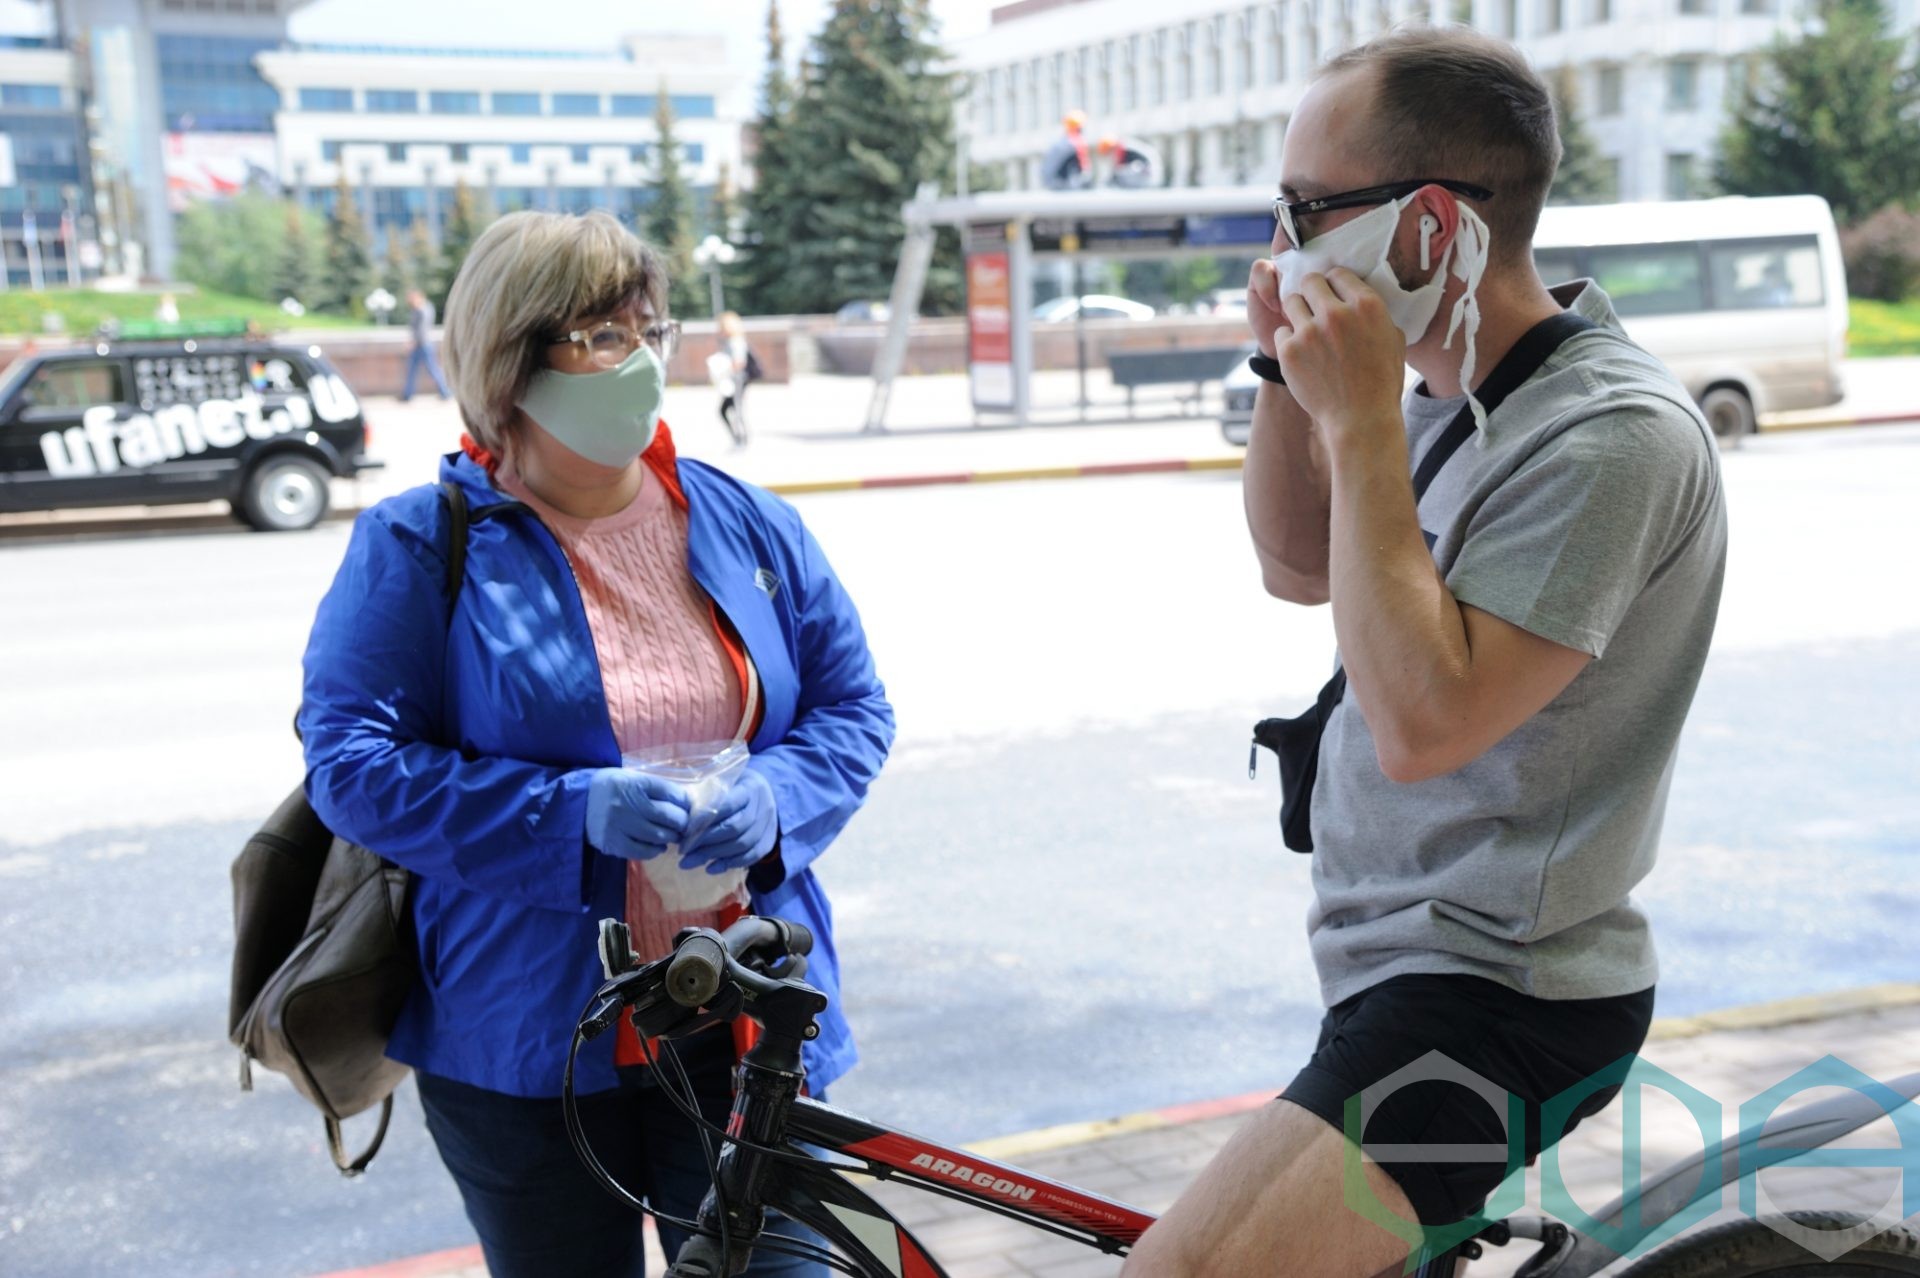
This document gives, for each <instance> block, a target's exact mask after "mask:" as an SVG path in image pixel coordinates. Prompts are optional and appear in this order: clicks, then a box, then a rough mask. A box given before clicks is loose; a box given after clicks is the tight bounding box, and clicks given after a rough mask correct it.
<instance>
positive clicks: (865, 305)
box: [833, 298, 893, 324]
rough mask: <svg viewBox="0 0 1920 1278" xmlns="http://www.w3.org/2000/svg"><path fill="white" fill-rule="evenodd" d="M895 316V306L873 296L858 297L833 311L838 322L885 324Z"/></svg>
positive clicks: (835, 320) (834, 320) (834, 318)
mask: <svg viewBox="0 0 1920 1278" xmlns="http://www.w3.org/2000/svg"><path fill="white" fill-rule="evenodd" d="M892 317H893V307H891V306H889V305H888V304H887V303H885V302H878V301H874V300H873V299H872V298H857V299H855V300H854V301H851V302H848V303H847V304H846V305H844V306H842V307H841V308H840V309H839V310H837V311H835V312H834V313H833V322H834V323H836V324H884V323H886V322H887V320H889V319H891V318H892Z"/></svg>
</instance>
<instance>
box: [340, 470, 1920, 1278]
mask: <svg viewBox="0 0 1920 1278" xmlns="http://www.w3.org/2000/svg"><path fill="white" fill-rule="evenodd" d="M976 482H977V481H976ZM1915 1005H1920V981H1894V982H1890V983H1888V984H1885V985H1865V986H1860V987H1858V988H1855V989H1845V990H1833V991H1830V992H1828V993H1825V994H1803V995H1800V996H1798V997H1795V998H1782V999H1773V1000H1771V1001H1768V1002H1765V1003H1747V1004H1743V1005H1740V1006H1736V1007H1727V1008H1721V1009H1719V1010H1718V1011H1712V1012H1701V1013H1700V1014H1699V1015H1697V1016H1665V1017H1661V1018H1660V1019H1658V1020H1656V1021H1654V1023H1653V1024H1652V1026H1651V1027H1649V1029H1648V1031H1647V1041H1648V1042H1650V1043H1651V1042H1669V1041H1673V1040H1676V1039H1686V1038H1698V1037H1700V1036H1701V1035H1703V1034H1717V1033H1728V1032H1737V1031H1740V1030H1763V1029H1776V1028H1779V1027H1782V1026H1786V1025H1802V1024H1806V1023H1809V1022H1813V1021H1824V1020H1832V1019H1835V1018H1837V1017H1841V1016H1853V1015H1858V1014H1860V1013H1863V1012H1879V1011H1887V1010H1889V1009H1892V1008H1898V1007H1913V1006H1915ZM1277 1095H1278V1093H1277V1092H1275V1091H1274V1090H1272V1089H1266V1090H1263V1091H1258V1092H1248V1093H1245V1094H1244V1095H1240V1096H1227V1097H1222V1098H1221V1099H1219V1100H1207V1101H1190V1102H1187V1103H1185V1104H1180V1105H1167V1106H1164V1107H1162V1108H1160V1109H1149V1110H1142V1111H1140V1112H1139V1113H1135V1114H1123V1115H1121V1116H1119V1117H1118V1118H1096V1119H1091V1120H1089V1121H1087V1122H1080V1123H1061V1124H1059V1125H1058V1126H1054V1127H1041V1128H1037V1129H1035V1130H1033V1131H1028V1132H1015V1133H1013V1134H1011V1135H1007V1136H995V1137H991V1138H989V1139H987V1140H980V1141H973V1142H971V1143H969V1144H966V1145H962V1146H961V1147H960V1148H962V1149H964V1150H966V1151H968V1152H969V1153H974V1154H979V1155H980V1156H981V1157H983V1158H992V1159H996V1160H1004V1161H1012V1160H1014V1159H1019V1158H1031V1157H1032V1156H1033V1155H1035V1154H1042V1153H1048V1152H1050V1151H1053V1150H1057V1149H1067V1148H1071V1147H1073V1146H1076V1145H1091V1144H1095V1143H1097V1142H1099V1141H1103V1140H1111V1139H1113V1138H1114V1137H1117V1136H1130V1135H1136V1134H1138V1133H1141V1132H1150V1131H1157V1130H1159V1129H1162V1128H1167V1127H1181V1126H1185V1125H1186V1124H1188V1123H1199V1122H1205V1121H1206V1120H1208V1119H1212V1118H1230V1117H1233V1116H1235V1115H1238V1114H1247V1113H1251V1112H1252V1111H1254V1110H1256V1109H1259V1108H1261V1107H1262V1106H1264V1105H1266V1104H1267V1103H1268V1102H1270V1101H1272V1100H1273V1099H1274V1097H1275V1096H1277ZM647 1224H648V1227H649V1228H651V1227H652V1222H651V1221H649V1222H647ZM480 1263H481V1256H480V1248H479V1247H477V1246H474V1247H456V1248H453V1249H452V1250H450V1251H438V1252H433V1253H432V1254H430V1255H425V1256H414V1257H411V1258H409V1259H405V1260H394V1261H388V1262H387V1263H385V1264H379V1265H370V1266H368V1267H366V1268H363V1269H341V1270H336V1271H334V1272H332V1273H327V1274H320V1275H316V1276H315V1278H446V1275H450V1274H453V1273H456V1272H458V1271H460V1270H463V1269H468V1268H471V1267H473V1266H476V1265H479V1264H480Z"/></svg>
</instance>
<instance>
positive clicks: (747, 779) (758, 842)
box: [680, 768, 780, 874]
mask: <svg viewBox="0 0 1920 1278" xmlns="http://www.w3.org/2000/svg"><path fill="white" fill-rule="evenodd" d="M779 838H780V816H779V813H778V812H776V811H775V810H774V804H773V787H772V786H770V785H768V784H767V779H766V778H765V777H763V776H761V775H760V774H759V773H758V772H755V771H754V770H753V769H752V768H748V769H747V770H746V771H745V772H742V773H741V774H740V779H739V780H738V781H735V782H734V783H733V788H732V789H731V790H728V791H727V792H726V794H725V795H723V796H722V797H721V799H720V802H719V803H718V804H717V805H716V806H715V808H714V818H713V824H712V825H710V826H708V827H707V828H706V830H705V831H703V832H702V833H701V835H700V837H699V838H697V839H695V840H694V841H693V842H692V843H690V844H688V845H687V846H686V847H684V848H682V849H681V850H680V868H681V869H683V870H691V869H694V868H696V867H698V866H702V865H704V866H706V867H707V873H708V874H725V873H726V872H727V871H728V870H739V869H744V868H746V867H747V866H749V865H752V864H753V863H754V862H755V861H758V860H759V859H760V858H761V857H763V856H765V855H766V854H767V853H769V852H771V851H773V845H774V843H775V842H777V841H778V840H779Z"/></svg>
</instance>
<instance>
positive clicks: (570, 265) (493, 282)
mask: <svg viewBox="0 0 1920 1278" xmlns="http://www.w3.org/2000/svg"><path fill="white" fill-rule="evenodd" d="M640 302H646V303H647V304H649V305H650V306H651V307H652V309H653V313H654V315H655V317H657V318H659V319H665V318H666V313H667V276H666V271H665V269H664V268H663V266H662V264H661V262H660V258H659V256H658V255H657V254H655V253H654V251H653V250H652V249H650V248H648V247H647V246H646V245H645V244H642V243H641V242H640V240H639V239H638V238H637V237H636V236H635V235H634V234H633V232H631V231H629V230H627V228H626V227H624V226H622V225H620V223H619V222H618V221H617V220H615V219H614V218H613V217H612V216H611V215H610V214H607V213H601V212H593V213H536V212H531V211H528V212H522V213H509V214H507V215H506V216H505V217H503V218H501V219H500V220H499V221H497V222H495V223H494V224H493V225H492V226H489V227H488V228H487V229H486V231H485V232H483V233H482V234H481V236H480V238H479V239H477V240H475V241H474V244H473V248H472V250H471V251H470V252H469V253H468V254H467V260H466V261H465V262H464V263H462V264H461V266H460V274H459V276H458V277H457V278H456V279H455V280H454V281H453V289H452V291H451V292H450V293H449V294H448V295H447V317H446V335H445V340H444V343H443V351H444V354H445V356H446V363H447V376H448V378H449V379H451V381H452V385H453V394H454V398H455V399H457V400H458V401H459V403H460V416H461V419H462V420H463V421H465V423H466V426H467V430H468V432H469V433H470V434H472V436H473V438H474V440H475V442H476V443H478V444H479V445H480V446H481V447H482V448H485V449H486V450H487V451H489V452H491V453H493V454H495V455H496V456H506V455H507V454H508V453H510V452H511V450H512V448H513V445H514V444H515V443H516V442H517V441H516V438H515V436H516V434H517V431H518V425H519V423H520V420H521V417H520V409H519V403H520V398H521V396H523V395H524V394H526V390H527V380H528V379H529V378H531V377H532V376H533V374H534V373H535V372H536V371H537V370H538V369H539V368H540V367H541V366H542V364H543V363H544V362H545V358H546V350H547V347H548V345H550V344H551V343H552V341H553V340H554V338H555V337H557V336H558V335H560V334H561V333H563V332H565V331H566V330H567V328H568V326H569V325H571V324H573V323H574V322H575V321H577V320H583V319H591V318H594V317H597V316H601V315H610V314H613V313H614V312H616V311H619V310H622V309H625V308H626V307H628V306H632V305H635V304H637V303H640Z"/></svg>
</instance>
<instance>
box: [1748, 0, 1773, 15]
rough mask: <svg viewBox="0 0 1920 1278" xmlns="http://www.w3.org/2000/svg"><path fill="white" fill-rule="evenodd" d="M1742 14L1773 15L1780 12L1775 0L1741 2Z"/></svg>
mask: <svg viewBox="0 0 1920 1278" xmlns="http://www.w3.org/2000/svg"><path fill="white" fill-rule="evenodd" d="M1740 12H1742V13H1753V14H1761V15H1771V14H1775V13H1778V12H1779V5H1778V4H1777V3H1776V2H1775V0H1740Z"/></svg>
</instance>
